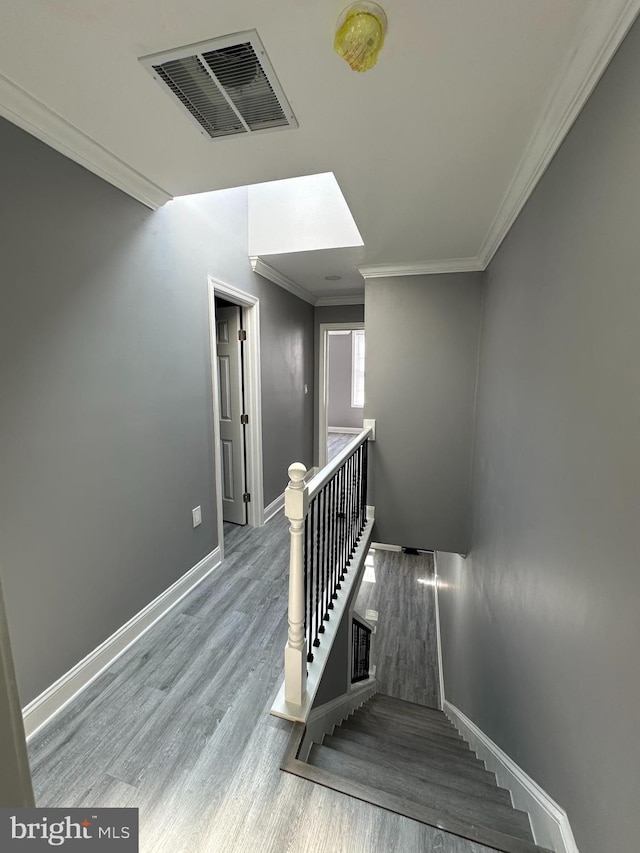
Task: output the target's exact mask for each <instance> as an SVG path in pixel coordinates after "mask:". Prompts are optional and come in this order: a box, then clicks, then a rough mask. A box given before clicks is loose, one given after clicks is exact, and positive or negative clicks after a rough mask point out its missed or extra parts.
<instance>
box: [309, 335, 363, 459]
mask: <svg viewBox="0 0 640 853" xmlns="http://www.w3.org/2000/svg"><path fill="white" fill-rule="evenodd" d="M353 329H364V323H320V359H319V362H320V369H319V371H318V372H319V377H318V379H319V382H318V443H319V445H320V446H319V447H318V465H319V466H320V468H321V469H322V468H324V466H325V465H326V464H327V430H328V428H329V376H328V367H329V359H328V358H327V352H328V345H327V344H328V340H329V335H328V332H339V331H344V330H353ZM362 412H363V414H364V409H363V410H362Z"/></svg>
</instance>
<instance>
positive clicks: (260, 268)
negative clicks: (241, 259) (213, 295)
mask: <svg viewBox="0 0 640 853" xmlns="http://www.w3.org/2000/svg"><path fill="white" fill-rule="evenodd" d="M249 260H250V261H251V269H252V270H253V271H254V272H256V273H258V275H261V276H262V277H263V278H266V279H268V280H269V281H272V282H273V283H274V284H277V285H278V287H283V288H284V289H285V290H288V291H289V293H293V295H294V296H297V297H298V299H303V300H304V301H305V302H308V303H309V305H315V304H316V297H315V296H314V295H313V293H310V292H309V291H308V290H305V288H304V287H301V286H300V285H299V284H298V283H297V282H296V281H294V280H293V279H292V278H289V276H286V275H284V273H281V272H279V271H278V270H277V269H274V268H273V267H272V266H269V264H267V263H265V261H263V260H262V258H261V257H260V256H259V255H251V256H250V257H249Z"/></svg>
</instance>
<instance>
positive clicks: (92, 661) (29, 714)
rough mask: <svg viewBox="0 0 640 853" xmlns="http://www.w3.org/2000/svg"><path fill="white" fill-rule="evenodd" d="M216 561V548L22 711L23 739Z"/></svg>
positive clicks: (89, 680)
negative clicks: (24, 733) (24, 735)
mask: <svg viewBox="0 0 640 853" xmlns="http://www.w3.org/2000/svg"><path fill="white" fill-rule="evenodd" d="M220 562H221V557H220V548H219V547H218V548H215V549H214V550H213V551H211V553H210V554H207V556H206V557H204V558H203V559H202V560H200V562H199V563H197V564H196V565H195V566H194V567H193V568H192V569H189V571H188V572H186V574H184V575H182V577H181V578H178V580H177V581H176V582H175V583H174V584H172V585H171V586H170V587H169V588H168V589H166V590H165V591H164V592H161V593H160V595H159V596H158V597H157V598H155V599H154V600H153V601H151V602H150V603H149V604H147V606H146V607H143V608H142V610H140V611H139V613H136V615H135V616H133V617H132V618H131V619H130V620H129V621H128V622H127V623H126V624H125V625H123V626H122V627H121V628H118V630H117V631H116V632H115V633H114V634H112V635H111V636H110V637H108V638H107V639H106V640H105V641H104V642H103V643H101V644H100V645H99V646H98V647H97V648H95V649H94V650H93V651H92V652H89V654H88V655H87V656H86V657H85V658H83V659H82V660H81V661H80V662H79V663H77V664H76V665H75V666H74V667H72V669H70V670H69V671H68V672H66V673H65V674H64V675H63V676H62V677H61V678H59V679H58V680H57V681H56V682H55V683H54V684H52V685H51V686H50V687H48V688H47V689H46V690H45V691H44V692H43V693H41V694H40V695H39V696H37V697H36V698H35V699H34V700H33V701H32V702H30V703H29V704H28V705H27V706H26V707H25V708H23V710H22V716H23V720H24V728H25V732H26V735H27V738H30V737H33V735H35V734H36V732H38V731H39V730H40V729H41V728H42V726H44V725H45V724H46V723H48V722H49V721H50V720H51V719H52V718H53V717H54V716H55V715H56V714H58V713H59V712H60V711H61V710H62V709H63V708H64V707H66V706H67V705H68V704H69V702H71V701H72V700H73V699H75V698H76V696H77V695H78V694H79V693H81V692H82V691H83V690H84V689H85V688H87V687H88V686H89V685H90V684H91V683H92V682H93V681H95V679H96V678H97V677H98V676H99V675H101V674H102V673H103V672H104V671H105V669H107V667H109V666H111V664H112V663H114V661H116V660H117V659H118V658H119V657H120V655H122V654H124V652H126V651H127V649H128V648H129V647H130V646H132V645H133V643H135V642H136V641H137V640H139V639H140V637H142V635H143V634H145V633H146V632H147V631H148V630H149V629H150V628H152V627H153V626H154V625H155V624H156V622H158V620H160V619H162V617H163V616H165V615H166V614H167V613H168V612H169V611H170V610H172V609H173V608H174V607H175V606H176V605H177V604H178V602H180V601H181V600H182V599H183V598H184V597H185V596H186V595H188V594H189V593H190V592H191V590H193V589H195V587H196V586H198V584H199V583H201V582H202V581H203V580H204V579H205V578H206V577H207V575H209V574H210V573H211V572H212V571H213V570H214V569H216V568H217V567H218V566H219V565H220Z"/></svg>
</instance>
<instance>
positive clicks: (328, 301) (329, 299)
mask: <svg viewBox="0 0 640 853" xmlns="http://www.w3.org/2000/svg"><path fill="white" fill-rule="evenodd" d="M328 305H364V293H361V294H360V295H356V296H348V295H347V294H336V295H335V296H319V297H318V298H317V300H316V307H317V308H322V307H326V306H328Z"/></svg>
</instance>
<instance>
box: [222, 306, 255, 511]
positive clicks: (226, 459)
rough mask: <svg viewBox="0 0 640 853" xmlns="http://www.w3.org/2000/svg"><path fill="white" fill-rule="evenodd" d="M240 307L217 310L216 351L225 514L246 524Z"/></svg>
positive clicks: (223, 509) (223, 508) (223, 507)
mask: <svg viewBox="0 0 640 853" xmlns="http://www.w3.org/2000/svg"><path fill="white" fill-rule="evenodd" d="M239 332H240V308H239V307H238V306H237V305H234V306H232V307H230V308H217V309H216V350H217V355H218V389H219V394H220V452H221V459H222V517H223V519H224V520H225V521H232V522H233V523H234V524H246V523H247V505H246V503H245V502H244V491H245V464H244V452H245V451H244V425H243V424H242V420H241V418H242V414H243V412H242V352H241V347H242V342H241V341H240V335H239Z"/></svg>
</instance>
